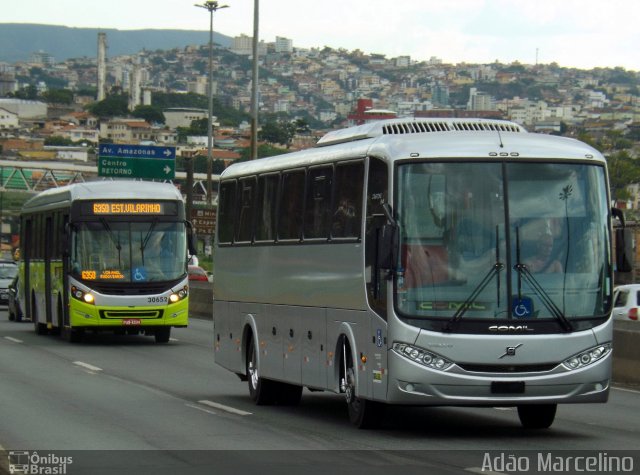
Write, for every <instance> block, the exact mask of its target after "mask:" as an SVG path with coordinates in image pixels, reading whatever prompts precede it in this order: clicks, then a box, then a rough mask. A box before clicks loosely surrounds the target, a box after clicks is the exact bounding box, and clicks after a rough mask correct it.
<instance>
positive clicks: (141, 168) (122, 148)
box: [98, 144, 176, 180]
mask: <svg viewBox="0 0 640 475" xmlns="http://www.w3.org/2000/svg"><path fill="white" fill-rule="evenodd" d="M175 175H176V148H175V147H160V146H156V145H126V144H100V147H99V149H98V176H109V177H120V178H158V179H166V180H170V179H173V178H174V177H175Z"/></svg>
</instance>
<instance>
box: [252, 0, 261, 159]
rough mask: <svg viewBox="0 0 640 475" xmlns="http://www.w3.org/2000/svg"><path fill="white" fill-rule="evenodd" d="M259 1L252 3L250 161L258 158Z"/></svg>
mask: <svg viewBox="0 0 640 475" xmlns="http://www.w3.org/2000/svg"><path fill="white" fill-rule="evenodd" d="M259 5H260V0H254V2H253V43H252V46H253V67H252V75H251V160H255V159H256V158H258V25H259V17H260V14H259V8H260V6H259Z"/></svg>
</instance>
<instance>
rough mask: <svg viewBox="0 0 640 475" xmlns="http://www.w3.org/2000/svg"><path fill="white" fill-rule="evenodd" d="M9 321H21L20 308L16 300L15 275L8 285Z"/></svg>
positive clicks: (18, 301) (16, 284) (16, 278)
mask: <svg viewBox="0 0 640 475" xmlns="http://www.w3.org/2000/svg"><path fill="white" fill-rule="evenodd" d="M7 305H8V306H9V320H15V321H16V322H21V321H22V316H23V315H22V308H20V300H18V276H17V275H16V276H15V277H14V278H13V280H12V281H11V283H10V284H9V302H8V304H7Z"/></svg>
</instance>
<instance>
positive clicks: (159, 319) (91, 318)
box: [69, 298, 189, 330]
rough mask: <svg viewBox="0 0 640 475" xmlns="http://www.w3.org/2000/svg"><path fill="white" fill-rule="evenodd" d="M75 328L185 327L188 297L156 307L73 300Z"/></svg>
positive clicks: (72, 324) (71, 306)
mask: <svg viewBox="0 0 640 475" xmlns="http://www.w3.org/2000/svg"><path fill="white" fill-rule="evenodd" d="M69 310H70V312H69V316H70V325H71V327H72V328H87V329H92V328H93V329H96V330H97V329H100V328H103V329H109V330H117V329H125V330H126V329H130V330H133V329H135V328H141V329H144V328H145V327H156V326H171V327H186V326H187V324H188V322H189V300H188V298H187V299H184V300H181V301H179V302H176V303H174V304H168V305H163V306H157V307H135V308H131V307H100V306H96V305H90V304H86V303H84V302H78V301H72V302H71V305H70V309H69Z"/></svg>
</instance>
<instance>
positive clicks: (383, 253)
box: [376, 224, 400, 270]
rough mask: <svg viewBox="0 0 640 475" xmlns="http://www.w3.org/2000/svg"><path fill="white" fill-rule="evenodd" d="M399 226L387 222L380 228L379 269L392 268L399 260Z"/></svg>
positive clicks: (377, 263) (377, 261)
mask: <svg viewBox="0 0 640 475" xmlns="http://www.w3.org/2000/svg"><path fill="white" fill-rule="evenodd" d="M399 234H400V232H399V229H398V226H394V225H392V224H385V225H384V226H382V227H381V228H379V229H378V249H377V253H376V255H377V259H376V266H377V267H378V269H384V270H391V269H394V268H395V264H396V262H397V260H398V241H399Z"/></svg>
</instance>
